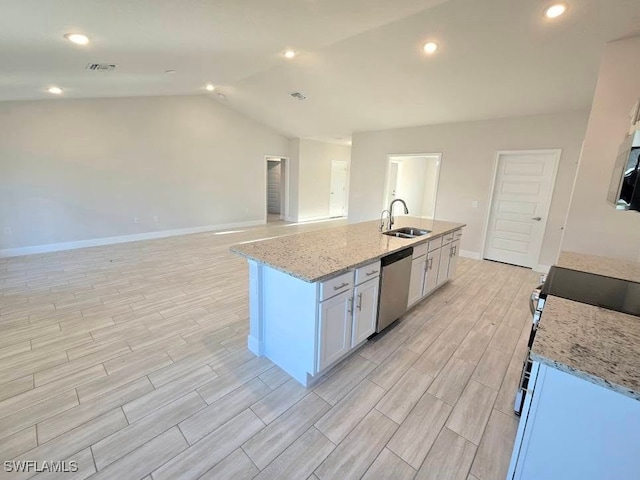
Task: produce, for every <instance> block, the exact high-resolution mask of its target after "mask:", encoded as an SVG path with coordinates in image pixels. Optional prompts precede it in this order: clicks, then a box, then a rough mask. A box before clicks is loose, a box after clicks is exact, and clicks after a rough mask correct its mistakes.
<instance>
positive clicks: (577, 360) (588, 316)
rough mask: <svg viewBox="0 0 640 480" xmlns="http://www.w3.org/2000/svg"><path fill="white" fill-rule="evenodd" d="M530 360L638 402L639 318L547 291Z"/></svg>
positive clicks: (639, 372)
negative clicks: (548, 293)
mask: <svg viewBox="0 0 640 480" xmlns="http://www.w3.org/2000/svg"><path fill="white" fill-rule="evenodd" d="M531 358H532V359H533V360H536V361H539V362H541V363H544V364H546V365H549V366H551V367H554V368H557V369H558V370H562V371H564V372H567V373H570V374H572V375H575V376H577V377H580V378H584V379H585V380H588V381H590V382H592V383H595V384H597V385H601V386H603V387H606V388H610V389H612V390H614V391H616V392H619V393H622V394H623V395H627V396H629V397H631V398H634V399H636V400H640V317H636V316H633V315H627V314H625V313H619V312H613V311H611V310H606V309H604V308H600V307H594V306H592V305H587V304H584V303H579V302H574V301H571V300H566V299H564V298H559V297H554V296H551V295H549V296H548V297H547V299H546V302H545V306H544V310H543V313H542V317H541V319H540V323H539V325H538V331H537V333H536V337H535V340H534V342H533V347H532V349H531Z"/></svg>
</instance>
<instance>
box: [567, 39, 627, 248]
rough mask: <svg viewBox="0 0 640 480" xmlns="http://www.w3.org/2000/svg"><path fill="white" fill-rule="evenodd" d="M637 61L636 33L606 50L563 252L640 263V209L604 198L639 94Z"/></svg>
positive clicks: (607, 47)
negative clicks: (631, 209) (627, 209)
mask: <svg viewBox="0 0 640 480" xmlns="http://www.w3.org/2000/svg"><path fill="white" fill-rule="evenodd" d="M639 59H640V37H634V38H631V39H627V40H620V41H618V42H612V43H609V44H608V45H607V46H606V48H605V51H604V55H603V58H602V64H601V66H600V73H599V76H598V83H597V86H596V93H595V97H594V101H593V107H592V109H591V115H590V117H589V125H588V127H587V133H586V138H585V142H584V151H583V153H582V158H581V160H580V169H579V171H578V176H577V179H576V185H575V190H574V194H573V197H572V200H571V207H570V209H569V216H568V219H567V229H566V232H565V236H564V239H563V243H562V249H563V250H570V251H575V252H581V253H591V254H594V255H604V256H609V257H617V258H621V259H626V260H631V261H640V256H639V253H640V213H639V212H624V211H616V210H615V209H614V208H613V206H611V205H609V204H608V203H607V201H606V195H607V190H608V188H609V181H610V180H611V172H612V170H613V164H614V162H615V158H616V155H617V152H618V147H619V146H620V144H621V143H622V141H623V140H624V137H625V132H626V131H627V130H628V128H629V118H628V114H629V111H630V110H631V107H632V106H633V104H634V103H635V101H636V100H637V99H638V97H640V61H639Z"/></svg>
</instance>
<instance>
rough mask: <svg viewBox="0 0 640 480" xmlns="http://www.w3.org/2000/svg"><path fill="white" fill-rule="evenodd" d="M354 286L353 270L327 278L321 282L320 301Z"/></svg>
mask: <svg viewBox="0 0 640 480" xmlns="http://www.w3.org/2000/svg"><path fill="white" fill-rule="evenodd" d="M350 288H353V270H350V271H348V272H347V273H343V274H342V275H338V276H337V277H333V278H330V279H329V280H325V281H324V282H322V283H321V284H320V301H321V302H322V301H323V300H326V299H327V298H331V297H333V296H335V295H338V294H339V293H342V292H346V291H347V290H349V289H350Z"/></svg>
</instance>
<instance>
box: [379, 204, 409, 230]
mask: <svg viewBox="0 0 640 480" xmlns="http://www.w3.org/2000/svg"><path fill="white" fill-rule="evenodd" d="M396 202H400V203H402V205H404V213H405V215H407V214H408V213H409V209H408V208H407V204H406V203H405V202H404V200H402V199H401V198H396V199H395V200H393V201H392V202H391V204H390V205H389V228H388V230H391V228H392V227H393V224H394V223H395V219H394V218H393V205H394V204H395V203H396ZM383 213H384V212H383Z"/></svg>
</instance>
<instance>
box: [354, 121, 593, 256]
mask: <svg viewBox="0 0 640 480" xmlns="http://www.w3.org/2000/svg"><path fill="white" fill-rule="evenodd" d="M588 114H589V112H588V111H579V112H570V113H562V114H554V115H539V116H529V117H517V118H507V119H499V120H488V121H480V122H465V123H455V124H444V125H428V126H422V127H413V128H402V129H395V130H385V131H378V132H362V133H356V134H354V136H353V147H352V158H351V187H350V197H349V204H350V206H351V207H350V210H349V221H350V222H359V221H363V220H371V219H375V218H379V216H380V198H381V196H382V194H383V193H382V192H383V191H384V186H385V175H386V164H387V155H389V154H402V153H405V154H411V153H419V152H441V153H442V154H443V156H442V162H441V166H440V182H439V187H438V195H437V201H436V217H437V218H438V219H442V220H451V221H456V222H463V223H466V224H467V228H466V229H465V234H464V237H463V240H462V246H461V249H463V250H467V251H470V252H477V253H478V254H479V253H480V251H481V249H482V240H483V235H484V226H485V222H486V218H487V215H488V213H489V198H490V194H491V192H490V189H491V182H492V175H493V166H494V162H495V158H496V152H497V151H498V150H531V149H547V148H561V149H562V158H561V161H560V168H559V171H558V178H557V181H556V187H555V190H554V195H553V200H552V204H551V210H550V213H549V220H548V227H547V231H546V234H545V238H544V242H543V248H542V252H541V256H540V260H539V263H541V264H547V265H550V264H552V263H553V261H554V260H555V258H556V255H557V252H558V249H559V246H560V237H561V234H562V227H563V224H564V220H565V217H566V212H567V208H568V205H569V197H570V192H571V186H572V184H573V179H574V177H575V171H576V166H577V162H578V157H579V154H580V148H581V144H582V140H583V138H584V132H585V128H586V123H587V118H588ZM473 200H477V201H478V203H479V207H478V208H472V206H471V202H472V201H473Z"/></svg>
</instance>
